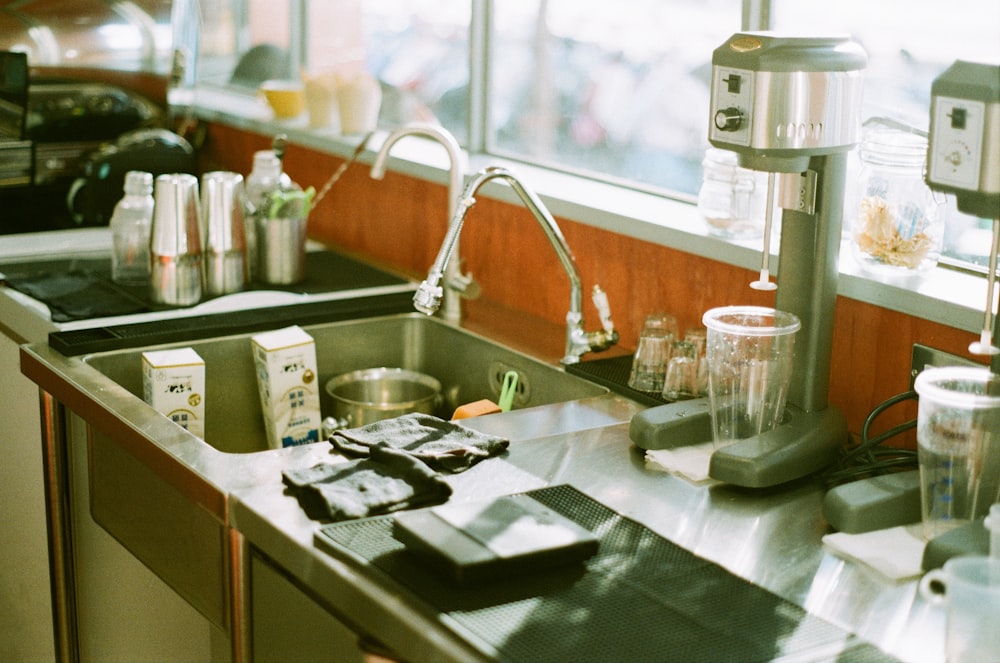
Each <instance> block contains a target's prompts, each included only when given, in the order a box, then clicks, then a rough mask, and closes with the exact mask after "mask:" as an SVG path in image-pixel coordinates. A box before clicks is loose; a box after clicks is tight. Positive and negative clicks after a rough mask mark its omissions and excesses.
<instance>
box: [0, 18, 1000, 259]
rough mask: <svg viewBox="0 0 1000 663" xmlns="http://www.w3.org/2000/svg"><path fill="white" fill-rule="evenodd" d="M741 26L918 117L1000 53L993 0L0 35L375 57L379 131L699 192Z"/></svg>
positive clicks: (112, 60) (275, 61) (57, 43)
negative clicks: (825, 58)
mask: <svg viewBox="0 0 1000 663" xmlns="http://www.w3.org/2000/svg"><path fill="white" fill-rule="evenodd" d="M171 23H173V31H171ZM473 26H475V27H476V28H477V29H474V27H473ZM480 26H482V27H484V28H485V29H478V27H480ZM744 26H748V27H759V26H770V27H771V28H772V29H774V30H776V31H778V32H781V33H786V34H812V33H816V32H820V31H822V32H826V33H829V32H840V33H849V34H851V35H853V36H854V38H855V39H857V40H858V41H859V42H860V43H861V44H862V45H863V46H864V47H865V49H866V50H867V51H868V54H869V57H870V63H869V67H868V70H867V71H866V74H865V77H866V82H865V106H864V109H863V117H864V118H868V117H873V116H887V117H891V118H893V119H895V120H898V121H900V122H904V123H906V124H909V125H911V126H913V127H915V128H918V129H921V130H926V129H927V126H928V122H929V111H928V108H929V103H930V85H931V81H932V80H933V79H934V78H935V77H936V76H937V75H938V74H940V73H941V72H942V71H943V70H944V69H945V68H946V67H948V66H949V65H950V64H951V63H952V62H953V61H954V60H956V59H966V60H972V61H978V62H991V63H995V62H1000V39H997V35H998V34H1000V2H997V1H996V0H949V1H948V2H941V1H940V0H877V1H874V2H873V1H872V0H841V1H840V2H837V3H830V2H820V1H819V0H618V1H617V2H607V1H606V0H503V1H502V2H501V1H498V0H173V1H172V2H171V1H170V0H124V1H115V0H19V1H18V2H7V3H5V4H4V5H3V6H2V7H0V35H3V37H2V41H3V43H0V47H3V48H6V49H13V50H23V51H26V52H27V53H28V54H29V61H30V62H31V63H32V64H57V65H66V64H71V65H81V66H97V67H101V66H109V67H110V66H113V67H116V68H135V69H140V70H148V71H158V72H166V71H169V70H170V66H171V49H172V48H174V47H181V48H183V49H186V50H187V52H188V56H189V57H190V59H192V60H193V61H194V66H193V67H190V66H189V67H188V68H187V70H186V72H185V75H186V76H187V82H188V83H190V84H192V85H193V84H197V85H198V86H211V87H219V88H225V89H228V90H232V91H237V92H242V93H245V94H253V92H254V90H255V89H256V87H257V86H258V85H259V84H260V82H262V81H263V80H266V79H269V78H299V77H300V76H315V75H320V74H325V73H329V72H337V73H338V75H341V76H343V77H349V76H351V75H353V74H355V73H357V72H359V71H362V70H368V71H369V72H371V73H372V74H374V75H375V76H376V77H377V78H378V80H379V81H380V83H381V86H382V90H383V108H382V114H381V118H380V126H381V128H384V129H391V128H393V127H396V126H399V125H400V124H403V123H405V122H407V121H413V120H421V121H437V122H440V123H441V124H442V125H443V126H444V127H445V128H447V129H448V130H449V131H451V132H452V133H454V134H455V136H456V137H457V138H458V139H459V141H460V142H461V143H463V145H466V146H467V147H469V149H470V151H473V152H487V153H491V154H496V155H498V156H502V157H505V158H512V159H517V160H524V161H529V162H532V163H537V164H539V165H542V166H546V167H551V168H555V169H560V170H565V171H569V172H573V173H577V174H582V175H584V176H588V177H594V178H600V179H605V180H610V181H612V182H616V183H619V184H622V185H623V186H628V187H634V188H638V189H643V190H651V191H654V192H656V193H659V194H662V195H666V196H670V197H674V198H677V199H680V200H685V201H693V200H694V197H695V195H696V194H697V191H698V188H699V186H700V183H701V176H702V175H701V162H702V159H703V158H704V155H705V149H706V148H707V147H708V142H707V122H708V120H707V118H706V117H705V113H706V109H707V108H708V97H709V91H708V82H709V75H710V71H711V56H712V51H713V50H714V49H715V48H717V47H718V46H719V45H720V44H722V43H723V42H724V41H725V40H726V39H727V38H728V37H729V36H730V35H731V34H732V33H734V32H736V31H738V30H740V29H741V28H742V27H744ZM171 33H173V34H174V35H176V39H177V43H174V44H171ZM473 39H475V40H476V41H475V42H474V41H473ZM480 41H482V43H480ZM470 54H484V55H482V56H479V55H470ZM480 90H482V91H483V93H482V96H481V97H479V98H478V99H477V100H476V101H482V103H473V104H470V99H472V94H473V92H472V91H475V93H476V94H478V93H479V91H480ZM470 108H474V109H479V108H482V109H484V110H482V111H476V114H475V115H473V114H472V113H471V112H470ZM470 141H471V143H470ZM953 206H954V205H953V203H952V204H951V207H952V208H953ZM948 214H949V216H948V224H949V232H948V236H947V242H948V246H946V253H948V254H950V255H951V256H952V257H954V258H958V259H962V260H969V261H972V262H978V263H982V264H985V253H986V251H987V247H988V241H987V239H986V237H987V234H986V233H987V231H986V228H987V226H986V224H985V223H983V222H982V221H980V220H976V219H970V218H967V217H965V216H964V215H960V214H958V213H957V212H956V211H954V210H951V211H949V213H948Z"/></svg>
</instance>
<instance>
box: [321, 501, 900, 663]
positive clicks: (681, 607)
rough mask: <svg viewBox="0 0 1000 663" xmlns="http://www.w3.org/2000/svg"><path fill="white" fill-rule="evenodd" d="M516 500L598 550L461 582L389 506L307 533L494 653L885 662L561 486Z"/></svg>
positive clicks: (544, 657)
mask: <svg viewBox="0 0 1000 663" xmlns="http://www.w3.org/2000/svg"><path fill="white" fill-rule="evenodd" d="M519 498H522V499H534V500H537V501H538V502H540V503H542V504H544V505H545V506H548V507H549V508H551V509H553V510H554V511H557V512H559V513H560V514H562V515H564V516H566V517H568V518H570V519H572V520H574V521H576V522H577V523H578V524H580V525H581V526H583V527H585V528H586V529H588V530H590V531H591V532H593V533H594V534H596V535H597V536H598V538H599V539H600V548H599V550H598V552H597V554H596V555H595V556H594V557H592V558H590V559H589V560H588V561H587V562H586V564H585V565H574V566H569V567H565V568H559V569H556V570H549V571H545V572H539V573H536V574H529V575H523V576H518V577H516V578H498V579H497V581H496V582H492V583H487V584H478V585H475V586H472V587H461V586H458V585H455V584H452V583H450V582H449V581H447V580H445V579H444V578H442V577H441V576H438V575H436V574H434V573H432V572H431V571H429V570H428V569H427V568H426V567H425V566H423V565H422V564H421V562H420V560H419V559H416V558H414V557H412V556H411V555H410V554H409V553H407V551H406V549H405V547H404V546H403V544H401V543H400V542H398V541H397V540H396V539H394V538H393V537H392V516H391V515H389V516H378V517H375V518H368V519H364V520H354V521H347V522H341V523H334V524H331V525H326V526H324V527H323V528H321V529H320V530H319V531H318V532H317V534H316V541H317V543H318V544H319V545H320V546H321V547H322V548H324V549H325V550H326V551H328V552H332V553H333V554H335V555H337V556H338V557H342V558H347V559H349V560H353V561H355V562H361V563H369V564H370V565H372V566H374V567H376V568H377V569H379V570H381V571H382V572H384V573H385V574H386V575H388V576H389V577H390V578H391V579H392V580H393V581H395V582H396V583H398V584H399V585H402V586H403V587H405V588H406V589H407V590H409V591H410V592H412V594H413V596H412V597H411V598H412V600H415V601H418V602H422V603H424V604H426V605H427V606H429V607H430V608H431V609H433V610H434V611H437V612H439V613H443V614H446V615H447V616H448V618H449V620H448V621H451V622H452V623H454V624H457V625H458V626H459V627H461V629H464V631H465V633H464V634H462V635H463V636H464V637H467V638H468V639H470V640H471V641H472V642H473V643H474V644H477V645H478V646H481V645H483V644H485V645H486V647H485V648H484V649H485V651H487V652H489V650H490V649H493V650H495V652H496V654H497V656H498V658H499V659H500V660H503V661H574V662H576V661H716V662H722V661H739V662H740V663H746V662H749V661H771V660H776V659H783V658H784V659H789V660H795V661H815V660H823V661H830V660H834V661H836V660H843V661H852V662H853V661H891V660H895V659H893V658H891V657H889V656H888V655H886V654H884V653H883V652H882V651H880V650H879V649H877V648H875V647H873V646H871V645H869V644H867V643H864V642H862V641H860V640H857V639H856V638H854V637H853V636H852V635H851V634H850V633H848V632H846V631H844V630H843V629H840V628H839V627H837V626H835V625H833V624H831V623H829V622H827V621H825V620H822V619H820V618H818V617H815V616H811V615H809V614H808V613H806V612H805V611H804V610H802V609H801V608H799V607H798V606H796V605H795V604H793V603H791V602H789V601H786V600H784V599H782V598H780V597H778V596H775V595H774V594H771V593H770V592H768V591H767V590H764V589H762V588H760V587H757V586H756V585H753V584H751V583H749V582H747V581H745V580H743V579H741V578H738V577H737V576H734V575H732V574H731V573H729V572H728V571H726V570H725V569H723V568H722V567H720V566H718V565H717V564H714V563H712V562H709V561H707V560H704V559H701V558H699V557H697V556H695V555H694V554H692V553H690V552H689V551H687V550H685V549H683V548H681V547H680V546H677V545H675V544H673V543H671V542H670V541H667V540H666V539H664V538H663V537H661V536H659V535H658V534H656V533H654V532H652V531H651V530H649V529H647V528H646V527H645V526H643V525H641V524H639V523H637V522H635V521H633V520H630V519H628V518H625V517H624V516H622V515H620V514H618V513H616V512H615V511H613V510H611V509H609V508H608V507H606V506H604V505H603V504H601V503H599V502H597V501H595V500H593V499H592V498H590V497H588V496H586V495H584V494H583V493H581V492H580V491H578V490H576V489H575V488H573V487H571V486H568V485H560V486H551V487H548V488H541V489H538V490H534V491H530V492H527V493H521V494H520V496H519ZM460 633H461V632H460ZM477 641H478V643H477Z"/></svg>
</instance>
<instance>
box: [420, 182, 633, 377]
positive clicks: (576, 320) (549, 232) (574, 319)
mask: <svg viewBox="0 0 1000 663" xmlns="http://www.w3.org/2000/svg"><path fill="white" fill-rule="evenodd" d="M490 180H502V181H503V182H506V183H507V184H508V185H509V186H510V187H511V188H512V189H513V190H514V192H515V193H516V194H517V197H518V198H519V199H520V200H521V202H522V203H523V204H524V206H525V207H526V208H527V209H528V211H529V212H531V215H532V216H533V217H534V218H535V220H536V221H538V224H539V225H540V226H541V227H542V230H543V231H544V232H545V236H546V238H547V239H548V240H549V243H550V244H551V245H552V248H553V249H555V252H556V256H557V257H558V258H559V262H560V263H561V264H562V267H563V270H564V271H565V272H566V276H567V277H569V284H570V301H569V311H568V312H567V313H566V352H565V355H564V356H563V358H562V363H563V364H574V363H577V362H578V361H580V357H581V356H582V355H583V354H584V353H585V352H590V351H594V352H598V351H601V350H606V349H607V348H609V347H611V346H612V345H614V344H615V343H617V342H618V332H617V331H615V329H614V325H613V324H612V322H611V313H610V309H609V308H608V306H607V297H606V296H605V295H604V292H603V291H602V290H601V289H600V288H598V287H596V286H595V288H594V295H595V303H596V304H597V306H598V309H599V311H600V315H601V319H602V324H603V329H602V330H601V331H597V332H589V333H588V332H587V331H585V329H584V326H583V286H582V281H581V279H580V272H579V270H578V269H577V266H576V259H575V258H574V257H573V252H572V251H570V248H569V245H568V244H567V243H566V238H565V237H564V236H563V234H562V231H561V230H560V229H559V226H558V224H556V221H555V219H554V218H552V215H551V214H550V213H549V211H548V209H546V207H545V205H544V204H543V203H542V201H541V200H540V199H539V198H538V196H537V195H535V193H534V192H533V191H531V190H530V189H528V188H527V187H525V186H524V184H523V183H522V182H521V181H520V180H519V179H518V178H517V177H516V176H515V175H514V174H513V173H512V172H511V171H510V170H508V169H506V168H502V167H499V166H490V167H487V168H484V169H483V170H481V171H479V172H478V173H476V174H475V175H474V176H473V178H472V179H471V180H470V181H469V183H468V184H467V185H466V187H465V191H464V192H463V193H462V196H461V198H460V199H459V200H457V201H456V207H455V213H454V214H453V216H452V219H451V223H450V224H449V226H448V234H447V235H446V236H445V238H444V243H443V244H442V245H441V249H440V250H439V251H438V254H437V258H436V259H435V260H434V264H433V265H432V266H431V268H430V271H429V273H428V275H427V278H426V279H425V280H424V281H423V282H422V283H421V284H420V287H419V288H418V289H417V292H416V294H415V295H414V297H413V304H414V307H415V308H416V309H417V310H418V311H421V312H423V313H427V314H433V313H434V312H435V311H436V310H437V308H438V307H439V306H440V303H441V295H442V288H441V285H440V282H441V278H442V276H443V275H444V272H445V270H446V269H447V267H448V264H449V262H450V261H451V259H452V254H453V252H454V249H455V246H456V244H457V242H458V237H459V235H460V234H461V232H462V226H463V224H464V222H465V217H466V215H467V214H468V212H469V209H470V208H471V207H472V206H473V205H475V204H476V199H475V195H476V192H478V191H479V189H480V187H482V186H483V185H484V184H486V183H487V182H489V181H490Z"/></svg>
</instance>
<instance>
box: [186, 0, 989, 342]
mask: <svg viewBox="0 0 1000 663" xmlns="http://www.w3.org/2000/svg"><path fill="white" fill-rule="evenodd" d="M469 1H470V2H471V5H472V7H471V16H472V19H471V24H470V27H469V44H470V49H469V51H470V52H469V68H470V81H469V114H468V123H469V126H468V127H467V131H468V140H467V144H466V145H465V146H464V149H465V150H466V151H467V152H468V156H469V165H470V173H471V172H475V170H478V169H479V168H481V167H484V166H486V165H506V166H508V167H511V168H513V169H515V170H517V171H518V172H519V173H521V175H522V176H524V177H525V180H526V181H527V182H529V183H530V184H531V186H532V188H533V189H535V191H536V192H537V193H538V194H539V196H540V197H541V198H542V200H543V201H544V202H545V204H546V205H547V206H548V207H549V209H550V211H551V212H552V213H553V214H554V215H555V216H557V217H562V218H566V219H570V220H572V221H574V222H577V223H582V224H585V225H589V226H593V227H597V228H600V229H603V230H606V231H608V232H613V233H616V234H619V235H623V236H627V237H630V238H633V239H637V240H642V241H647V242H652V243H656V244H661V245H663V246H668V247H670V248H673V249H677V250H681V251H684V252H687V253H691V254H693V255H697V256H700V257H703V258H706V259H711V260H716V261H720V262H723V263H727V264H730V265H734V266H738V267H742V268H745V269H748V270H757V269H759V266H760V242H759V241H740V240H731V239H723V238H718V237H714V236H711V235H709V234H708V232H707V227H706V226H705V224H703V223H701V222H700V219H699V217H698V214H697V210H696V208H695V206H694V204H693V203H694V201H693V200H691V197H689V196H685V195H680V194H672V193H670V192H666V191H662V190H659V189H654V188H653V187H651V186H643V185H642V184H641V183H636V182H622V181H615V180H613V179H611V178H595V177H594V176H593V175H590V174H588V175H582V174H580V173H573V172H570V171H569V170H567V169H565V168H562V167H559V168H550V167H546V166H545V165H543V164H537V163H530V162H528V161H526V160H522V159H519V158H517V157H516V155H511V154H504V153H502V152H499V151H498V150H496V148H495V146H494V145H493V142H492V138H491V137H492V135H493V134H492V133H491V129H492V127H491V126H490V113H489V112H487V109H488V108H489V90H490V85H489V84H490V77H491V71H490V70H491V63H490V58H489V53H490V34H491V7H492V5H493V2H495V0H469ZM305 2H306V0H292V2H291V6H292V13H293V14H297V15H298V17H299V20H298V21H296V20H294V17H293V21H292V24H293V27H294V26H295V25H298V26H299V28H300V29H301V26H302V20H301V19H302V17H303V16H305V11H306V9H305ZM742 5H743V16H742V22H743V25H744V29H748V30H758V29H767V27H769V25H770V20H769V17H770V13H771V0H743V3H742ZM294 41H295V40H293V43H294ZM298 55H299V57H302V54H301V53H299V54H298ZM245 100H246V97H245V95H242V94H238V93H233V92H229V91H226V90H219V89H206V88H205V87H202V86H198V87H197V89H196V95H195V103H194V111H195V113H196V114H197V115H198V116H199V117H201V118H203V119H206V120H209V121H220V122H225V123H228V124H231V125H234V126H237V127H241V128H245V129H248V130H252V131H256V132H262V133H274V132H276V131H280V132H283V133H286V134H287V135H288V136H289V139H290V140H292V141H294V142H296V143H298V144H301V145H304V146H307V147H310V148H313V149H317V150H321V151H324V152H327V153H330V154H333V155H336V156H339V157H342V158H348V157H349V156H350V155H351V153H352V152H353V151H354V149H355V147H356V145H357V142H358V139H357V138H356V137H347V136H340V135H335V134H332V133H330V132H324V131H311V130H308V129H306V128H304V127H302V128H299V127H289V126H287V125H285V124H282V123H277V122H274V121H272V120H270V119H269V117H268V114H267V113H266V111H263V112H261V111H254V110H252V109H248V108H247V105H246V103H245ZM386 135H387V134H386V133H385V132H379V135H378V136H376V138H375V139H374V140H372V141H371V143H370V144H369V146H368V149H367V151H366V154H364V155H362V157H361V159H360V160H361V161H362V162H367V163H370V162H371V160H372V159H373V158H374V154H375V152H376V151H377V149H378V147H379V146H380V144H381V142H382V140H384V138H385V136H386ZM424 143H426V141H404V142H402V143H400V144H399V145H398V146H397V147H396V148H395V149H394V150H393V154H392V156H391V157H390V159H389V164H388V166H389V168H390V169H393V170H397V171H400V172H403V173H405V174H407V175H410V176H412V177H416V178H419V179H423V180H426V181H430V182H435V183H440V184H447V182H448V175H449V174H448V164H447V163H446V160H445V159H443V158H442V155H441V154H439V152H440V150H438V149H435V146H433V145H425V144H424ZM479 195H485V196H487V197H491V198H496V199H500V200H504V201H507V202H511V203H516V198H515V194H514V193H513V192H512V191H511V190H510V189H509V187H505V186H502V185H500V184H497V183H488V184H487V185H486V186H485V187H484V188H483V189H482V190H481V191H480V192H479ZM777 246H778V238H777V237H774V238H772V245H771V251H770V261H771V265H772V273H778V272H779V271H780V259H779V257H778V256H777V251H776V250H777ZM841 254H842V255H849V245H848V244H847V243H846V242H845V243H843V244H842V247H841ZM839 271H840V278H839V279H838V294H839V295H841V296H844V297H848V298H851V299H855V300H858V301H861V302H866V303H869V304H873V305H875V306H879V307H881V308H885V309H888V310H893V311H897V312H900V313H903V314H906V315H911V316H914V317H917V318H921V319H924V320H928V321H931V322H936V323H940V324H943V325H946V326H948V327H953V328H957V329H961V330H963V331H967V332H970V333H974V334H976V335H977V336H978V334H979V332H980V331H981V329H982V323H983V314H984V310H983V306H984V304H985V301H986V278H985V269H984V270H982V272H981V273H974V272H972V271H969V270H964V269H956V268H954V267H952V266H950V265H947V264H944V263H942V264H939V266H938V267H936V268H935V269H934V270H933V271H932V273H930V274H929V275H927V276H926V277H925V278H924V279H922V281H921V282H920V283H919V284H918V285H917V286H916V287H900V286H897V285H893V284H889V283H883V282H880V281H877V280H874V279H872V278H870V277H869V276H867V275H864V274H862V273H861V272H860V271H859V269H858V268H857V267H856V266H855V265H854V262H853V261H852V260H850V259H846V260H844V259H842V260H841V261H840V265H839Z"/></svg>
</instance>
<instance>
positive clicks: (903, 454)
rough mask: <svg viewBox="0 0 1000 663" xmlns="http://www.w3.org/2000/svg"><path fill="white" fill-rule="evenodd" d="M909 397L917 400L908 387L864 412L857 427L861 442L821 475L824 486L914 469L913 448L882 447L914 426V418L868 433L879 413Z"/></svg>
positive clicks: (915, 461)
mask: <svg viewBox="0 0 1000 663" xmlns="http://www.w3.org/2000/svg"><path fill="white" fill-rule="evenodd" d="M910 400H917V392H915V391H913V390H912V389H911V390H909V391H905V392H903V393H900V394H896V395H895V396H891V397H889V398H887V399H886V400H884V401H882V402H881V403H879V404H878V405H876V406H875V407H874V408H873V409H872V411H871V412H869V413H868V416H867V417H866V418H865V422H864V425H862V427H861V442H860V443H859V444H858V445H857V446H856V447H854V448H853V449H850V450H849V451H847V452H846V453H845V454H844V455H843V457H841V458H840V460H838V461H837V463H836V464H835V465H834V466H833V467H832V468H831V469H830V470H828V471H827V472H826V473H825V474H824V475H823V481H824V483H825V484H826V485H827V487H832V486H835V485H838V484H842V483H848V482H850V481H855V480H857V479H862V478H866V477H870V476H878V475H881V474H886V473H888V472H890V471H899V470H912V469H916V467H917V452H916V451H913V450H912V449H898V448H895V447H886V446H884V444H885V443H886V442H887V441H889V440H890V439H892V438H894V437H896V436H897V435H900V434H902V433H904V432H906V431H908V430H912V429H914V428H916V427H917V422H916V420H915V419H911V420H909V421H906V422H904V423H902V424H897V425H896V426H893V427H892V428H890V429H888V430H886V431H884V432H882V433H879V434H878V435H875V436H874V437H872V436H871V435H870V431H871V427H872V424H873V423H874V422H875V420H876V419H877V418H878V417H879V415H881V414H882V413H883V412H885V411H886V410H888V409H889V408H891V407H893V406H894V405H897V404H899V403H903V402H906V401H910Z"/></svg>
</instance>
